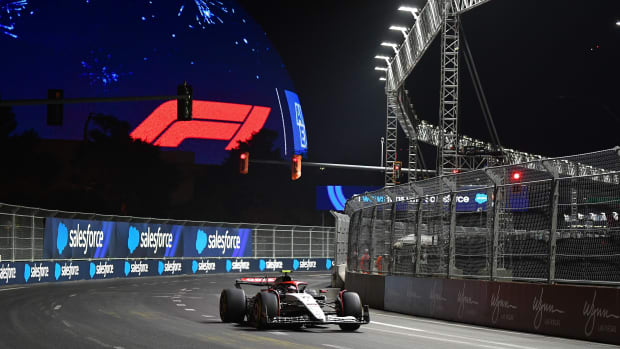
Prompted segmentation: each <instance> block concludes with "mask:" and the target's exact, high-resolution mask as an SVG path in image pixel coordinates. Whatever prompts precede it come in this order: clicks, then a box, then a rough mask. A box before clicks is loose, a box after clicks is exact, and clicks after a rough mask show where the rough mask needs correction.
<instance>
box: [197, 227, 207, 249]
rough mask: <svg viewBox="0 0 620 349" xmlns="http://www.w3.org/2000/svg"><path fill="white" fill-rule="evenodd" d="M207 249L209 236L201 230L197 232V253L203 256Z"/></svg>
mask: <svg viewBox="0 0 620 349" xmlns="http://www.w3.org/2000/svg"><path fill="white" fill-rule="evenodd" d="M205 247H207V234H206V233H205V232H204V231H202V230H200V229H199V230H198V231H197V232H196V252H198V254H202V251H204V249H205Z"/></svg>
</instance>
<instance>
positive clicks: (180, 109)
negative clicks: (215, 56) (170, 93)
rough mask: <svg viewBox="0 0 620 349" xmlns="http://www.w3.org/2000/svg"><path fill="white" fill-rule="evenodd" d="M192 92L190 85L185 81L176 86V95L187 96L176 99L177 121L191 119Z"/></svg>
mask: <svg viewBox="0 0 620 349" xmlns="http://www.w3.org/2000/svg"><path fill="white" fill-rule="evenodd" d="M193 92H194V91H193V89H192V85H188V84H187V82H185V83H184V84H182V85H179V86H177V96H182V95H185V96H187V97H183V98H179V99H177V120H178V121H190V120H191V119H192V103H193V102H192V101H193V99H194V98H193Z"/></svg>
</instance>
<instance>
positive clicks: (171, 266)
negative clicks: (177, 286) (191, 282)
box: [157, 261, 183, 275]
mask: <svg viewBox="0 0 620 349" xmlns="http://www.w3.org/2000/svg"><path fill="white" fill-rule="evenodd" d="M182 271H183V265H182V264H181V263H180V262H176V261H169V262H163V261H159V263H158V265H157V272H158V273H159V275H162V274H164V273H169V274H170V275H174V274H175V273H180V272H182Z"/></svg>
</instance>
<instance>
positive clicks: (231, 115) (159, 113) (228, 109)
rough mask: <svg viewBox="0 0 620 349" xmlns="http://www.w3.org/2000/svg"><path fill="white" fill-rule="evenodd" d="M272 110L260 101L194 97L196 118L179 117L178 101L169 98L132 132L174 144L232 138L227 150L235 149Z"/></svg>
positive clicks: (159, 143) (149, 140)
mask: <svg viewBox="0 0 620 349" xmlns="http://www.w3.org/2000/svg"><path fill="white" fill-rule="evenodd" d="M270 112H271V108H269V107H261V106H258V105H247V104H235V103H222V102H212V101H199V100H194V101H193V103H192V114H193V115H192V119H193V120H190V121H177V101H168V102H164V103H162V104H161V105H160V106H158V107H157V108H155V110H154V111H153V112H152V113H151V114H150V115H149V116H147V117H146V119H144V121H142V122H141V123H140V125H138V127H136V128H135V129H134V130H133V131H132V132H131V134H130V136H131V138H133V139H141V140H143V141H145V142H147V143H150V144H153V145H156V146H160V147H171V148H176V147H178V146H179V145H180V144H181V143H182V142H183V141H184V140H186V139H212V140H218V141H229V142H228V145H227V146H226V150H232V149H236V148H237V145H238V142H240V141H241V142H243V141H246V140H248V139H250V138H252V135H253V134H254V133H258V132H259V131H260V130H261V129H262V128H263V126H264V125H265V122H266V121H267V117H269V113H270Z"/></svg>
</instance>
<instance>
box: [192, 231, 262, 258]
mask: <svg viewBox="0 0 620 349" xmlns="http://www.w3.org/2000/svg"><path fill="white" fill-rule="evenodd" d="M183 235H184V238H183V239H184V248H183V256H185V257H251V256H252V230H251V229H236V228H227V227H184V229H183Z"/></svg>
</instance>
